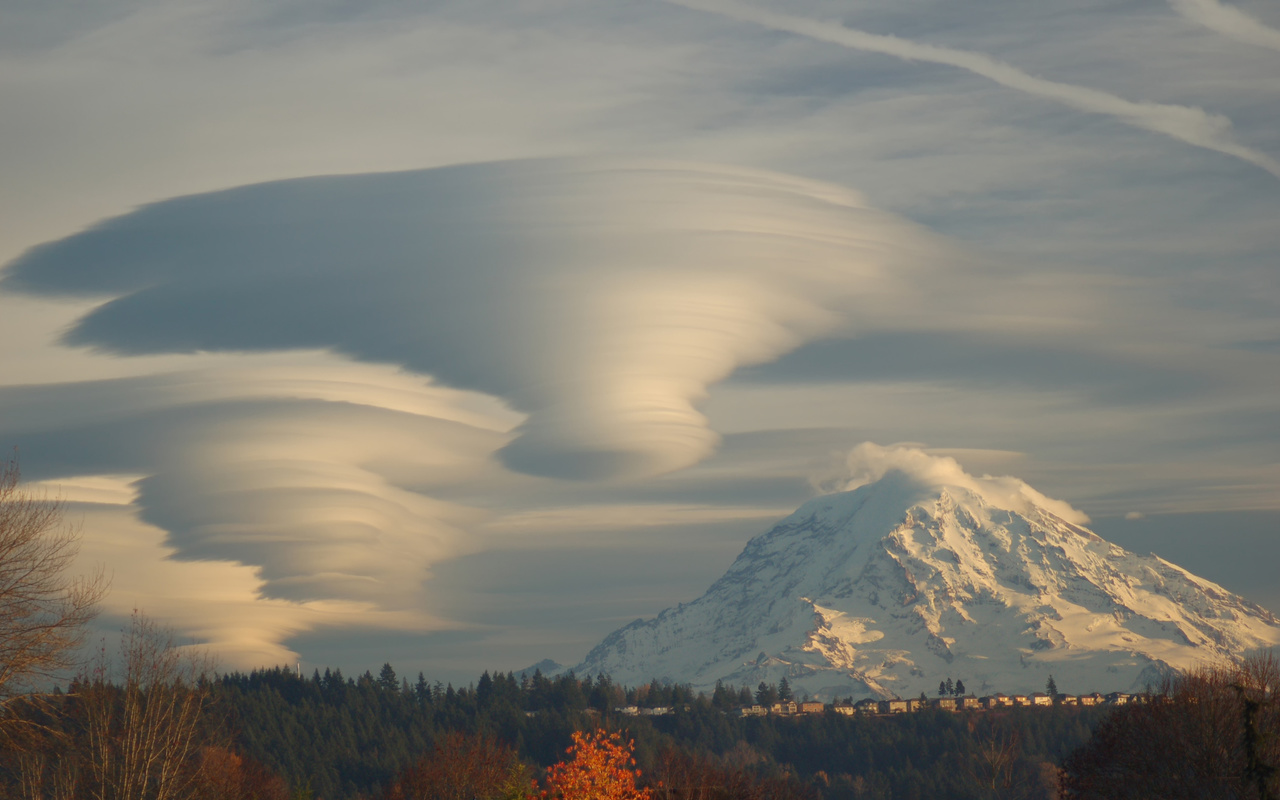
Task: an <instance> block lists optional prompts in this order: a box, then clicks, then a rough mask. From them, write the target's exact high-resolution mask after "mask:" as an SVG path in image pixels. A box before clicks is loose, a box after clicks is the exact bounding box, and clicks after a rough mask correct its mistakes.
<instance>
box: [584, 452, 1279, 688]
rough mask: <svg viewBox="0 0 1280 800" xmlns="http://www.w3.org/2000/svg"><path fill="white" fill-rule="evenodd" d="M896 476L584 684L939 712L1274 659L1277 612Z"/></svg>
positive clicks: (938, 484)
mask: <svg viewBox="0 0 1280 800" xmlns="http://www.w3.org/2000/svg"><path fill="white" fill-rule="evenodd" d="M912 452H916V453H918V452H919V451H912ZM921 455H923V454H921ZM925 458H930V457H927V456H926V457H925ZM900 460H901V459H900ZM921 464H924V465H925V466H926V467H929V468H927V469H921V468H920V466H921ZM901 466H903V465H902V464H900V465H899V466H898V467H893V466H891V467H889V468H886V469H884V470H882V472H881V474H878V475H877V476H875V477H876V479H875V480H874V481H873V482H871V483H868V484H866V485H864V486H861V487H860V488H858V489H856V490H853V491H848V492H842V493H838V494H833V495H827V496H824V497H819V498H817V499H815V500H812V501H810V502H808V503H806V504H805V505H804V506H802V507H801V508H800V509H799V510H797V511H796V512H795V513H794V514H792V515H791V516H790V517H788V518H787V519H785V520H783V521H782V522H780V523H779V524H778V525H777V526H776V527H774V528H773V529H772V530H771V531H769V532H768V533H765V534H763V535H761V536H758V537H756V538H755V539H753V540H751V542H749V543H748V544H747V546H746V548H745V549H744V550H743V552H742V554H741V555H740V556H739V557H738V559H737V560H736V561H735V562H734V563H733V565H732V566H731V567H730V568H729V570H728V572H726V573H725V575H724V576H723V577H721V578H720V579H719V580H718V581H716V582H715V584H713V585H712V586H711V588H710V589H709V590H708V591H707V593H706V594H705V595H703V596H702V597H700V598H698V599H697V600H695V601H693V602H692V603H688V604H682V605H680V606H677V607H676V608H670V609H667V610H666V611H663V612H662V613H661V614H659V615H658V617H656V618H655V619H652V620H647V621H645V620H637V621H636V622H634V623H632V624H630V625H628V626H626V627H624V628H622V629H620V630H618V631H615V632H614V633H612V634H610V635H609V636H608V637H607V638H605V640H604V641H603V642H601V643H600V645H598V646H597V647H596V648H595V649H593V650H592V651H591V652H590V653H589V654H588V655H587V657H586V659H585V660H584V661H583V663H582V664H579V665H578V666H577V667H576V668H575V669H576V671H577V673H578V674H580V675H582V674H592V675H594V674H596V673H601V672H603V673H608V674H610V675H612V676H613V678H614V679H615V680H618V681H622V682H624V683H628V684H633V685H634V684H639V683H645V682H648V681H649V680H651V679H652V678H655V677H656V678H659V679H669V680H672V681H675V682H680V683H686V682H687V683H692V684H694V686H696V687H700V688H709V687H711V686H713V685H714V684H715V682H716V681H717V680H724V681H725V682H726V683H730V684H745V685H748V686H754V685H755V684H756V683H758V682H759V681H761V680H767V681H777V680H779V679H780V678H781V677H783V676H784V675H785V676H786V677H787V679H788V681H789V682H790V683H791V684H792V686H795V687H797V688H799V689H802V690H803V691H806V692H808V693H809V694H811V695H814V696H817V697H825V698H831V697H835V696H840V697H844V696H849V695H852V696H854V697H855V698H856V697H860V696H893V695H899V696H903V697H908V696H914V695H918V694H919V693H920V692H921V691H924V692H928V693H930V694H932V693H933V692H935V691H936V690H937V687H938V683H939V681H942V680H945V679H946V678H948V677H951V678H958V679H961V680H963V681H964V682H965V684H966V686H967V687H968V688H969V689H970V690H971V691H992V692H994V691H1003V692H1007V693H1012V692H1029V691H1035V690H1039V689H1042V688H1043V687H1044V685H1045V682H1046V679H1047V677H1048V676H1049V675H1050V674H1052V675H1053V676H1054V678H1055V681H1056V683H1057V685H1058V686H1059V687H1060V688H1061V689H1062V690H1063V691H1067V692H1088V691H1095V690H1097V691H1109V690H1112V689H1130V688H1142V685H1143V684H1144V683H1148V682H1151V681H1154V680H1155V679H1156V678H1158V676H1159V674H1160V673H1161V672H1162V671H1163V670H1167V669H1169V668H1176V669H1185V668H1187V667H1191V666H1194V665H1195V664H1197V663H1203V662H1207V661H1215V660H1221V659H1226V658H1233V657H1238V656H1239V655H1240V654H1241V653H1242V652H1244V651H1245V650H1248V649H1251V648H1257V647H1264V646H1270V645H1275V644H1277V643H1280V620H1277V619H1276V617H1275V616H1273V615H1272V614H1271V613H1270V612H1268V611H1266V610H1265V609H1263V608H1261V607H1259V606H1257V605H1256V604H1253V603H1250V602H1249V601H1247V600H1245V599H1243V598H1241V597H1239V596H1236V595H1233V594H1231V593H1230V592H1228V591H1226V590H1225V589H1223V588H1222V587H1220V586H1217V585H1216V584H1213V583H1211V582H1209V581H1207V580H1204V579H1201V578H1198V577H1196V576H1194V575H1192V574H1191V573H1189V572H1187V571H1186V570H1184V569H1182V568H1180V567H1178V566H1176V565H1174V564H1170V563H1169V562H1167V561H1164V560H1163V559H1160V558H1159V557H1157V556H1155V555H1146V556H1140V555H1135V554H1133V553H1129V552H1127V551H1125V550H1123V549H1121V548H1120V547H1117V546H1116V545H1113V544H1111V543H1109V542H1106V541H1105V540H1103V539H1101V538H1100V537H1098V536H1097V535H1096V534H1094V533H1092V532H1091V531H1089V530H1088V529H1086V528H1084V527H1081V526H1080V525H1078V524H1076V523H1075V522H1072V521H1069V518H1071V517H1081V516H1082V515H1079V514H1078V512H1074V510H1072V509H1070V507H1069V506H1066V505H1065V504H1062V503H1058V502H1056V501H1052V500H1049V499H1048V498H1045V497H1044V496H1043V495H1040V494H1039V493H1037V492H1035V491H1034V490H1032V489H1030V487H1027V486H1026V485H1025V484H1023V483H1022V482H1020V481H1014V480H1013V479H1008V478H974V477H972V476H969V475H966V474H964V473H963V471H961V470H959V468H958V465H955V462H953V461H951V460H950V459H931V461H928V462H921V461H920V459H918V458H915V457H914V456H913V457H912V458H911V459H908V460H907V462H906V463H905V466H907V467H908V468H907V469H903V468H900V467H901ZM939 466H941V467H943V468H942V469H939V468H938V467H939Z"/></svg>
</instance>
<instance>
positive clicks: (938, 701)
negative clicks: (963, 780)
mask: <svg viewBox="0 0 1280 800" xmlns="http://www.w3.org/2000/svg"><path fill="white" fill-rule="evenodd" d="M1148 699H1149V696H1147V695H1135V694H1127V693H1125V692H1112V693H1111V694H1107V695H1103V694H1099V693H1098V692H1094V693H1092V694H1084V695H1078V696H1077V695H1072V694H1060V695H1058V698H1057V704H1058V705H1062V706H1101V705H1113V706H1120V705H1125V704H1126V703H1135V702H1136V703H1140V702H1145V701H1146V700H1148ZM1052 705H1054V698H1053V695H1050V694H1046V693H1045V692H1034V693H1032V694H1003V693H997V694H993V695H987V696H985V697H976V696H974V695H968V696H965V697H938V698H934V699H923V698H914V699H911V700H899V699H894V700H874V699H871V698H868V699H866V700H859V701H858V702H856V703H854V704H852V705H849V704H846V703H834V704H824V703H818V702H800V703H797V702H795V701H787V702H782V703H774V704H773V705H772V706H767V707H766V706H763V705H758V704H757V705H750V706H743V707H741V708H739V709H738V713H739V714H740V715H742V716H744V717H763V716H765V715H768V714H776V715H783V716H787V715H792V714H823V713H826V712H827V711H828V710H830V711H834V712H835V713H837V714H844V715H846V716H854V715H871V714H906V713H910V712H912V711H920V710H922V709H926V708H936V709H940V710H943V711H980V710H984V709H990V708H1004V707H1010V708H1011V707H1015V706H1052Z"/></svg>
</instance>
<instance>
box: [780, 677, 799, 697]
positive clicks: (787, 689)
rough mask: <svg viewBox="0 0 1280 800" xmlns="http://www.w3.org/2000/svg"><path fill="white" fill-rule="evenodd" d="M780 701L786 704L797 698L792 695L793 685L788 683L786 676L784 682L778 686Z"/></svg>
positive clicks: (783, 678)
mask: <svg viewBox="0 0 1280 800" xmlns="http://www.w3.org/2000/svg"><path fill="white" fill-rule="evenodd" d="M778 699H779V700H781V701H782V702H784V703H785V702H787V701H788V700H794V699H795V697H794V696H793V695H792V694H791V684H790V683H787V676H786V675H783V676H782V682H781V683H779V684H778Z"/></svg>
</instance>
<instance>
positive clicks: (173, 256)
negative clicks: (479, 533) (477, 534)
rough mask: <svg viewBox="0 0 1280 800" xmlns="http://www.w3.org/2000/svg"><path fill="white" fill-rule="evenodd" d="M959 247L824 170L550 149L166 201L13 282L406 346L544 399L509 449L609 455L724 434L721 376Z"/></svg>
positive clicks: (446, 368) (663, 467)
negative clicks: (707, 413)
mask: <svg viewBox="0 0 1280 800" xmlns="http://www.w3.org/2000/svg"><path fill="white" fill-rule="evenodd" d="M959 259H960V256H959V255H957V254H956V253H954V252H948V249H947V248H946V247H944V246H942V245H941V244H940V243H939V241H938V240H937V239H936V237H933V236H932V235H930V234H929V233H928V232H927V231H925V230H924V229H922V228H920V227H918V226H914V225H912V224H910V223H908V222H906V221H904V220H902V219H900V218H896V217H894V216H892V215H889V214H885V213H883V212H880V211H877V210H875V209H873V208H871V207H869V206H868V205H867V204H866V203H865V202H864V201H863V200H862V199H861V198H859V197H858V196H857V195H856V194H854V193H852V192H849V191H847V190H843V189H839V188H837V187H833V186H829V185H824V184H819V183H814V182H808V181H803V180H799V179H793V178H787V177H783V176H779V175H775V174H770V173H764V172H758V171H751V170H742V169H731V168H725V167H710V166H691V165H679V164H627V163H619V162H599V161H595V162H591V161H588V162H581V161H577V162H575V161H556V160H553V161H533V162H507V163H497V164H483V165H475V166H465V167H454V168H447V169H438V170H426V171H420V172H410V173H395V174H384V175H362V176H345V177H331V178H314V179H306V180H297V181H286V182H279V183H272V184H264V185H259V186H250V187H244V188H240V189H235V190H231V191H226V192H219V193H213V194H208V195H200V196H194V197H187V198H180V199H175V200H171V201H166V202H163V203H158V204H154V205H151V206H147V207H144V208H142V209H140V210H138V211H136V212H134V213H132V214H129V215H126V216H124V217H120V218H117V219H114V220H108V221H106V222H104V223H101V224H99V225H97V226H95V227H93V228H91V229H89V230H87V231H85V232H83V233H80V234H77V235H75V236H72V237H69V238H67V239H64V240H61V241H58V242H54V243H51V244H48V245H44V246H41V247H38V248H35V249H34V250H32V251H30V252H29V253H27V254H26V255H24V256H23V257H21V258H19V259H18V260H17V261H16V262H15V263H14V264H13V265H12V267H11V268H10V270H9V272H8V274H7V275H6V277H5V278H4V281H3V284H2V286H3V288H4V289H7V290H9V291H20V292H27V293H33V294H41V295H57V296H77V297H83V296H102V297H105V298H110V299H108V300H107V301H106V302H104V303H103V304H102V305H101V306H99V307H98V308H96V309H95V310H94V311H92V312H91V313H90V314H88V315H86V316H85V317H84V318H83V319H81V320H80V321H78V322H77V323H76V324H75V325H74V326H73V327H72V329H71V330H70V331H69V332H68V333H67V334H66V336H65V342H66V343H67V344H71V345H77V346H89V347H93V348H96V349H99V350H104V351H108V352H113V353H119V354H129V355H139V354H157V353H175V352H177V353H181V352H200V351H236V350H241V351H270V350H286V349H296V348H329V349H332V350H334V351H336V352H339V353H342V354H345V355H348V356H351V357H353V358H356V359H360V360H365V361H374V362H383V363H393V364H398V365H401V366H403V367H405V368H407V369H410V370H413V371H415V372H418V373H421V374H429V375H432V376H435V377H436V378H438V379H440V380H442V381H445V382H447V383H449V384H452V385H454V386H458V387H464V388H467V389H473V390H477V391H481V392H485V393H488V394H490V395H495V396H499V397H502V398H505V399H506V400H508V401H509V402H510V403H511V404H512V405H513V406H514V407H515V408H517V409H518V410H520V411H521V412H523V413H525V414H527V415H528V418H527V419H526V420H525V421H524V422H523V423H522V424H521V425H520V427H519V428H518V429H517V431H516V435H517V436H516V439H515V440H514V441H513V442H512V443H511V444H509V445H508V446H507V447H506V448H504V449H503V451H502V458H503V461H504V462H505V463H506V464H507V465H508V466H510V467H512V468H514V469H516V470H519V471H523V472H528V473H534V474H544V475H554V476H560V477H572V478H614V477H623V476H637V475H648V474H656V473H662V472H668V471H672V470H676V469H680V468H682V467H686V466H689V465H690V464H693V463H696V462H697V461H699V460H700V459H702V458H704V457H706V455H708V454H709V453H710V452H711V451H712V449H713V448H714V447H715V444H716V436H715V434H714V433H713V432H712V431H710V430H709V429H708V427H707V426H706V424H705V419H704V418H703V417H702V416H701V414H700V413H699V412H698V411H697V409H696V404H697V403H698V401H699V400H700V399H702V397H703V396H704V395H705V393H706V391H707V387H708V386H709V385H710V384H712V383H714V382H716V381H719V380H721V379H723V378H724V377H726V376H727V375H729V374H730V373H731V372H733V370H734V369H736V368H737V367H739V366H741V365H745V364H753V363H759V362H763V361H768V360H771V359H773V358H776V357H777V356H778V355H780V354H782V353H784V352H787V351H789V350H791V349H793V348H795V347H797V346H798V345H800V344H801V343H803V342H805V341H807V340H810V339H813V338H815V337H817V336H820V335H823V334H828V333H831V332H834V331H838V330H846V329H848V328H849V327H850V326H853V325H857V324H860V323H865V322H876V321H879V322H880V323H883V322H884V320H886V319H888V318H889V317H890V316H891V315H892V314H893V313H894V311H895V310H902V309H904V308H905V307H906V304H907V303H908V302H912V303H919V302H920V298H921V297H922V291H921V290H922V287H923V286H926V285H929V284H930V283H934V284H936V285H938V286H939V287H941V286H942V285H944V284H945V283H946V271H947V269H948V268H950V267H952V266H954V262H956V261H958V260H959ZM949 262H950V263H949ZM926 277H931V280H925V278H926ZM934 278H936V280H934ZM934 299H935V300H936V298H934ZM925 302H926V303H927V302H928V299H927V298H925Z"/></svg>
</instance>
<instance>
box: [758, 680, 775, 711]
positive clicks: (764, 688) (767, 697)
mask: <svg viewBox="0 0 1280 800" xmlns="http://www.w3.org/2000/svg"><path fill="white" fill-rule="evenodd" d="M756 702H757V703H759V704H760V705H762V706H771V705H773V704H774V703H776V702H778V687H777V686H774V685H773V684H772V683H765V682H764V681H760V685H759V686H757V687H756Z"/></svg>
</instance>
